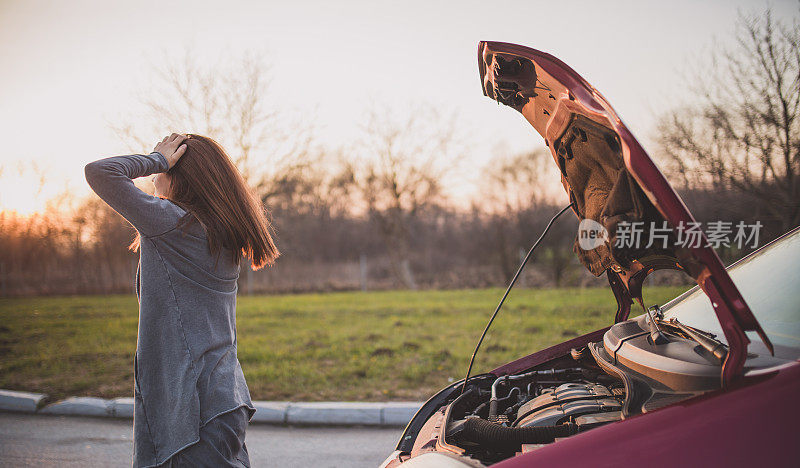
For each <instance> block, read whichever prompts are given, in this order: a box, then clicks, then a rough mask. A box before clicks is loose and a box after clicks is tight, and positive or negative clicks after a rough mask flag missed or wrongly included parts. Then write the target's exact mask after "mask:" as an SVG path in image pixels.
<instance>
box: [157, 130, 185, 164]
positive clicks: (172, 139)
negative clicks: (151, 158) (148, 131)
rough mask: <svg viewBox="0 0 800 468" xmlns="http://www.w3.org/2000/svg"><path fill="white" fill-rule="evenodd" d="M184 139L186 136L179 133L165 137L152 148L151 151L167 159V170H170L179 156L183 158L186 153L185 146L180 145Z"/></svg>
mask: <svg viewBox="0 0 800 468" xmlns="http://www.w3.org/2000/svg"><path fill="white" fill-rule="evenodd" d="M186 138H187V137H186V135H183V134H180V133H173V134H172V135H167V136H165V137H164V139H163V140H161V142H160V143H158V144H157V145H156V147H155V148H153V151H157V152H159V153H161V154H163V155H164V157H165V158H166V159H167V163H169V169H172V167H173V166H174V165H175V164H176V163H177V162H178V160H179V159H180V158H181V156H183V153H185V152H186V145H183V144H181V143H183V140H185V139H186ZM169 169H168V170H169Z"/></svg>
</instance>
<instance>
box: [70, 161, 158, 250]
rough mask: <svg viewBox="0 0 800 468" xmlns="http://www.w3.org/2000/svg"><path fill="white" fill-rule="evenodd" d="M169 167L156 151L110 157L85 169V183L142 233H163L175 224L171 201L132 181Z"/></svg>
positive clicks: (144, 234)
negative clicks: (137, 185)
mask: <svg viewBox="0 0 800 468" xmlns="http://www.w3.org/2000/svg"><path fill="white" fill-rule="evenodd" d="M168 169H169V164H168V163H167V159H166V158H165V157H164V155H162V154H161V153H159V152H155V151H154V152H152V153H150V154H149V155H143V154H131V155H126V156H111V157H109V158H104V159H100V160H97V161H94V162H90V163H89V164H87V165H86V167H85V168H84V173H85V175H86V182H88V183H89V186H90V187H91V188H92V190H94V192H95V193H96V194H97V195H98V196H99V197H100V198H102V199H103V201H105V202H106V203H107V204H108V205H109V206H110V207H111V208H113V209H114V211H116V212H117V213H119V214H120V215H122V217H123V218H125V219H126V220H128V222H129V223H131V224H132V225H133V227H134V228H136V230H137V231H139V233H140V234H141V235H143V236H156V235H159V234H163V233H165V232H167V231H169V230H170V229H172V228H173V227H174V219H173V216H171V215H172V214H173V213H174V208H173V207H172V206H171V203H170V202H168V201H167V200H164V199H162V198H159V197H154V196H152V195H148V194H147V193H145V192H143V191H141V190H140V189H139V188H138V187H136V185H134V183H133V180H132V179H135V178H137V177H145V176H148V175H151V174H156V173H159V172H166V171H167V170H168Z"/></svg>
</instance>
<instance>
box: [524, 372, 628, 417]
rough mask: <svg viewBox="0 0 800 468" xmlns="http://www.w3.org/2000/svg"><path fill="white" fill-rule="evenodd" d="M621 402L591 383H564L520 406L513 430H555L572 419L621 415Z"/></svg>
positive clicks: (607, 391) (602, 388)
mask: <svg viewBox="0 0 800 468" xmlns="http://www.w3.org/2000/svg"><path fill="white" fill-rule="evenodd" d="M621 409H622V402H621V401H620V400H619V399H618V398H616V397H615V396H614V394H613V393H612V392H611V390H609V389H608V388H606V387H604V386H602V385H598V384H594V383H565V384H562V385H559V386H558V387H554V388H550V389H545V390H544V391H543V392H542V394H541V395H539V396H537V397H536V398H533V399H531V400H530V401H528V402H527V403H525V404H524V405H522V406H521V407H520V409H519V412H518V413H517V414H518V415H519V416H518V417H517V421H516V422H515V425H516V426H519V427H526V426H554V425H557V424H561V423H562V422H564V421H566V420H567V419H569V418H571V417H578V416H583V415H586V414H595V413H606V412H611V411H620V410H621Z"/></svg>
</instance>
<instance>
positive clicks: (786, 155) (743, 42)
mask: <svg viewBox="0 0 800 468" xmlns="http://www.w3.org/2000/svg"><path fill="white" fill-rule="evenodd" d="M736 38H737V41H736V44H735V46H733V47H730V48H727V49H723V50H722V51H720V52H718V53H716V54H714V55H713V56H712V58H711V60H710V61H709V62H708V63H704V64H703V66H702V68H703V70H702V74H699V76H698V77H697V82H698V83H699V84H698V86H697V87H696V88H695V89H694V97H695V98H696V99H695V100H694V102H696V104H691V105H686V106H682V107H681V108H679V109H676V110H674V111H672V112H670V113H668V114H666V115H664V116H662V118H661V121H660V124H659V128H658V133H659V137H658V138H659V142H660V146H661V148H662V150H663V152H664V153H665V154H666V155H667V156H668V159H669V164H670V165H669V170H670V171H671V172H672V173H673V174H674V175H676V176H679V177H681V178H682V179H683V181H684V182H685V184H686V185H687V186H693V187H704V188H715V189H721V190H727V189H732V190H735V191H737V192H739V193H741V194H744V195H746V196H748V197H755V198H756V199H757V200H759V202H760V203H761V204H763V206H764V209H765V210H766V211H768V212H769V213H770V215H771V217H773V218H774V220H775V221H776V222H777V223H779V224H780V226H781V228H782V231H786V230H788V229H789V228H791V227H793V226H796V225H797V224H798V223H800V121H798V117H799V116H798V112H800V50H798V44H800V25H798V24H797V21H794V23H793V24H791V25H787V24H785V23H784V22H783V21H780V20H778V21H776V20H775V19H774V18H773V17H772V15H771V13H770V11H769V10H767V11H766V12H765V13H763V14H762V15H760V16H754V17H746V16H740V18H739V22H738V23H737V28H736Z"/></svg>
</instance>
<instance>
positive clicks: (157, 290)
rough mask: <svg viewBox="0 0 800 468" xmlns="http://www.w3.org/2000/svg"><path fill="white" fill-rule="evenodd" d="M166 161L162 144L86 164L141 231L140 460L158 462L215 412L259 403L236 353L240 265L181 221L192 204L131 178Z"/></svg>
mask: <svg viewBox="0 0 800 468" xmlns="http://www.w3.org/2000/svg"><path fill="white" fill-rule="evenodd" d="M168 168H169V166H168V163H167V160H166V158H164V156H163V155H162V154H161V153H157V152H153V153H150V154H149V155H141V154H134V155H126V156H112V157H109V158H105V159H101V160H98V161H94V162H91V163H89V164H87V165H86V167H85V174H86V181H87V182H88V183H89V185H90V186H91V188H92V190H94V191H95V193H97V195H99V196H100V198H102V199H103V200H104V201H105V202H106V203H108V205H109V206H111V207H112V208H113V209H114V210H115V211H116V212H117V213H119V214H120V215H122V216H123V217H124V218H125V219H126V220H128V221H129V222H130V223H131V224H132V225H133V226H134V227H135V228H136V230H137V231H139V233H140V234H141V246H140V256H139V267H138V269H137V271H136V295H137V297H138V300H139V329H138V336H137V342H136V356H135V358H134V382H135V383H134V419H133V437H134V454H133V465H134V466H137V467H148V466H155V465H159V464H161V463H164V462H165V461H166V460H167V459H169V458H170V457H171V456H172V455H173V454H175V453H176V452H178V451H179V450H181V449H183V448H186V447H188V446H190V445H192V444H194V443H196V442H198V441H199V440H200V428H201V427H202V426H204V425H205V424H206V423H208V422H209V421H211V420H212V419H213V418H214V417H216V416H218V415H221V414H223V413H228V412H231V411H233V410H235V409H238V408H242V407H245V408H247V410H246V411H247V413H248V414H249V417H248V420H249V419H250V418H252V417H253V414H254V413H255V408H254V407H253V404H252V402H251V401H250V392H249V391H248V388H247V384H246V382H245V378H244V374H243V373H242V368H241V366H240V365H239V360H238V359H237V355H236V293H237V290H238V287H237V279H238V277H239V266H238V265H236V264H235V263H234V262H233V261H232V260H231V259H230V251H228V250H226V249H223V250H222V253H221V256H220V258H219V261H218V264H217V266H216V267H215V266H214V260H215V258H214V257H212V256H211V253H210V252H209V249H208V240H207V237H206V234H205V232H204V229H203V227H202V226H201V225H200V224H199V223H197V222H193V223H190V224H189V229H188V230H187V232H182V229H176V225H177V223H178V221H179V220H180V219H181V217H183V216H186V215H187V212H186V211H184V210H183V209H182V208H180V207H179V206H178V205H176V204H174V203H173V202H171V201H169V200H166V199H162V198H158V197H154V196H151V195H148V194H146V193H145V192H143V191H141V190H139V189H138V188H137V187H136V186H135V185H134V184H133V181H132V180H131V179H134V178H137V177H144V176H147V175H150V174H155V173H158V172H165V171H167V169H168Z"/></svg>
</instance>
